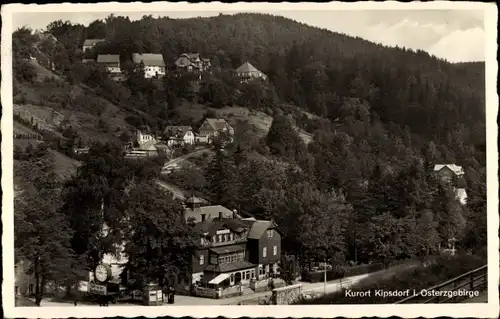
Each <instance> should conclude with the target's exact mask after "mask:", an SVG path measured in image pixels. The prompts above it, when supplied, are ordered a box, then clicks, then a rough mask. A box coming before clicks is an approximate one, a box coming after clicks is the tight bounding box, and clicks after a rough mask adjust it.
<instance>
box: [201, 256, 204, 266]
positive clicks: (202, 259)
mask: <svg viewBox="0 0 500 319" xmlns="http://www.w3.org/2000/svg"><path fill="white" fill-rule="evenodd" d="M204 263H205V256H203V255H200V265H203V264H204Z"/></svg>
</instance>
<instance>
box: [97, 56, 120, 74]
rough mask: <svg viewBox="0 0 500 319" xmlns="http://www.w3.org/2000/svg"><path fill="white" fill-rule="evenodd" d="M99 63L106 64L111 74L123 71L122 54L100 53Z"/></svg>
mask: <svg viewBox="0 0 500 319" xmlns="http://www.w3.org/2000/svg"><path fill="white" fill-rule="evenodd" d="M97 63H98V64H100V65H102V66H104V67H105V68H106V70H108V72H109V73H111V74H119V73H121V72H122V70H121V68H120V55H118V54H99V55H98V56H97Z"/></svg>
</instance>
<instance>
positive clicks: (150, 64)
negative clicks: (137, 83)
mask: <svg viewBox="0 0 500 319" xmlns="http://www.w3.org/2000/svg"><path fill="white" fill-rule="evenodd" d="M132 61H133V62H134V63H135V64H137V65H139V64H141V63H142V64H143V65H144V77H145V78H146V79H151V78H161V77H163V76H165V74H166V68H165V61H164V60H163V55H162V54H156V53H143V54H140V53H134V54H132Z"/></svg>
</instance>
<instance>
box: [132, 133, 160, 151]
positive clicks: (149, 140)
mask: <svg viewBox="0 0 500 319" xmlns="http://www.w3.org/2000/svg"><path fill="white" fill-rule="evenodd" d="M135 142H136V144H137V145H139V147H140V146H145V145H154V144H156V143H157V141H156V139H155V137H154V136H153V135H151V134H147V133H143V132H141V131H140V130H137V131H136V133H135Z"/></svg>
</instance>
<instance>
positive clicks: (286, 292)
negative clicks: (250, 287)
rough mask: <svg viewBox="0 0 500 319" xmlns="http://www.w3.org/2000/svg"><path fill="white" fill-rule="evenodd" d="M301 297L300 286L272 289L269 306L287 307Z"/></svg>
mask: <svg viewBox="0 0 500 319" xmlns="http://www.w3.org/2000/svg"><path fill="white" fill-rule="evenodd" d="M301 297H302V285H301V284H296V285H291V286H285V287H282V288H276V289H273V295H272V297H271V304H273V305H289V304H292V303H294V302H295V301H297V300H299V299H300V298H301Z"/></svg>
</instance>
